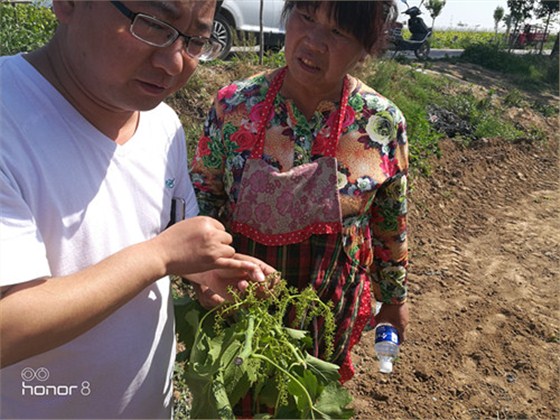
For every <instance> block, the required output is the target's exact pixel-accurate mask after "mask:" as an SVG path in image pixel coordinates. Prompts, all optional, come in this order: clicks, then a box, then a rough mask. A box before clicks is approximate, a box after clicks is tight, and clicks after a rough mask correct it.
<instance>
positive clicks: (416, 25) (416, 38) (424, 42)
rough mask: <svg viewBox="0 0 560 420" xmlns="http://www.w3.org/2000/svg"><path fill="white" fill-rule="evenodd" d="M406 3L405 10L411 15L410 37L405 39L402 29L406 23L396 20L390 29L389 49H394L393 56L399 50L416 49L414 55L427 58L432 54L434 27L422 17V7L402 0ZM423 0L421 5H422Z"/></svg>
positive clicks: (409, 24)
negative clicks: (431, 44)
mask: <svg viewBox="0 0 560 420" xmlns="http://www.w3.org/2000/svg"><path fill="white" fill-rule="evenodd" d="M401 1H402V2H403V3H404V4H406V7H407V9H406V10H405V11H404V12H403V14H406V15H408V16H409V19H408V30H409V31H410V34H411V36H410V38H408V39H404V38H403V34H402V30H403V28H404V23H401V22H395V23H393V26H392V27H391V29H390V30H389V49H391V50H394V53H393V57H394V56H395V55H396V54H397V53H398V52H399V51H414V55H415V56H416V57H417V58H419V59H427V58H428V57H429V55H430V39H431V37H432V28H429V27H428V26H427V25H426V23H424V20H423V19H422V18H421V17H420V15H421V14H422V11H421V10H420V7H416V6H412V7H410V6H409V5H408V3H407V2H406V0H401ZM423 2H424V0H422V2H421V3H420V6H422V3H423Z"/></svg>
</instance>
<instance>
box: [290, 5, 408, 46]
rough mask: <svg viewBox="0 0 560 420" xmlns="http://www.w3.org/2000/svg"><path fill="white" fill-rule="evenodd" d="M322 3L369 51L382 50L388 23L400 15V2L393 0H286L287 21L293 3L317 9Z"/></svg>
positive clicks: (339, 23) (312, 9) (301, 6)
mask: <svg viewBox="0 0 560 420" xmlns="http://www.w3.org/2000/svg"><path fill="white" fill-rule="evenodd" d="M321 6H325V7H327V13H328V14H329V15H330V16H331V17H332V19H333V20H334V21H335V22H336V24H337V25H338V26H339V27H340V28H341V29H343V30H345V31H346V32H348V33H350V34H352V35H353V36H355V37H356V39H358V41H360V43H361V44H362V46H363V47H364V49H365V50H366V51H368V52H369V53H370V54H376V53H378V52H380V51H381V50H383V48H384V46H385V42H386V38H387V37H386V34H387V28H388V25H389V24H390V23H391V22H393V21H394V20H395V18H396V16H397V6H396V5H395V2H394V1H393V0H367V1H366V0H362V1H320V0H319V1H317V0H316V1H309V0H286V2H285V3H284V10H283V11H282V18H283V19H284V22H285V21H286V19H287V18H288V16H289V14H290V12H291V10H292V9H293V8H294V7H297V8H303V9H308V10H311V11H316V10H317V9H319V8H320V7H321Z"/></svg>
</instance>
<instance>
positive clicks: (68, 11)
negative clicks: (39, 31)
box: [52, 0, 76, 23]
mask: <svg viewBox="0 0 560 420" xmlns="http://www.w3.org/2000/svg"><path fill="white" fill-rule="evenodd" d="M75 7H76V4H75V2H74V1H67V0H54V1H53V2H52V8H53V12H54V14H55V16H56V18H57V20H58V21H59V22H60V23H68V21H69V20H70V18H71V17H72V14H73V13H74V9H75Z"/></svg>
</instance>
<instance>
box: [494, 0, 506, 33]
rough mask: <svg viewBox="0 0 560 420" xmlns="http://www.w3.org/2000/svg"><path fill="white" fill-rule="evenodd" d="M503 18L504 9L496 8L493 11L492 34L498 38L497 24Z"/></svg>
mask: <svg viewBox="0 0 560 420" xmlns="http://www.w3.org/2000/svg"><path fill="white" fill-rule="evenodd" d="M503 18H504V8H503V7H501V6H498V7H496V10H494V34H495V35H496V37H497V36H498V24H499V23H500V22H501V20H502V19H503Z"/></svg>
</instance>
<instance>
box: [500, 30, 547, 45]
mask: <svg viewBox="0 0 560 420" xmlns="http://www.w3.org/2000/svg"><path fill="white" fill-rule="evenodd" d="M546 38H547V37H546V34H545V32H544V28H543V27H542V26H540V25H530V24H526V25H524V26H523V31H521V30H516V31H515V32H513V33H511V34H510V39H509V42H510V45H511V46H512V48H525V47H532V48H535V49H537V48H539V47H540V45H541V44H544V43H545V42H546Z"/></svg>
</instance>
